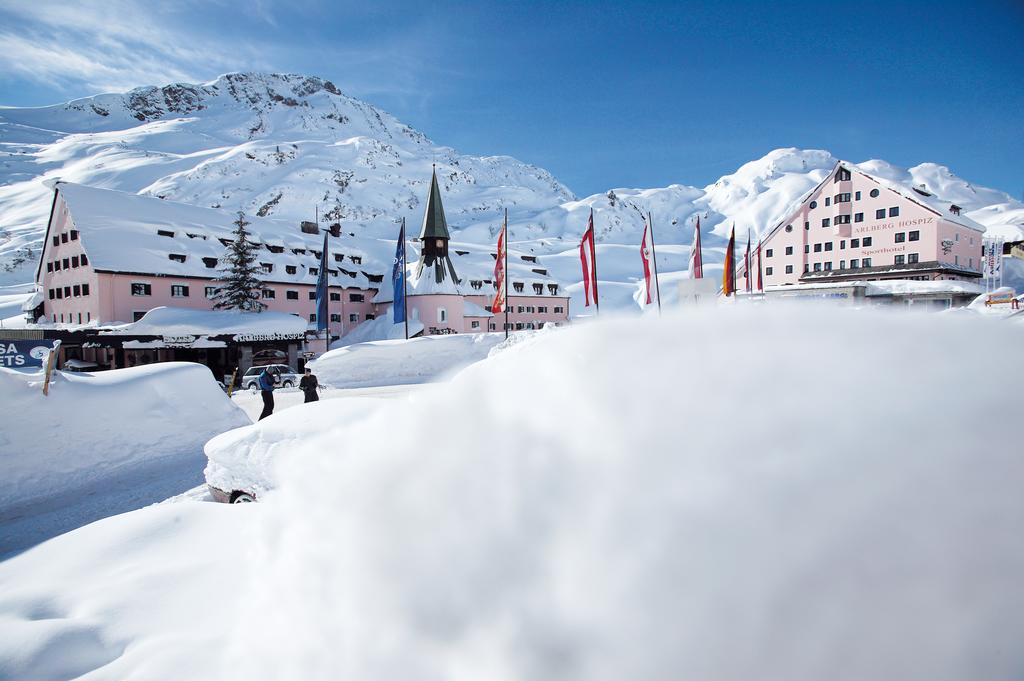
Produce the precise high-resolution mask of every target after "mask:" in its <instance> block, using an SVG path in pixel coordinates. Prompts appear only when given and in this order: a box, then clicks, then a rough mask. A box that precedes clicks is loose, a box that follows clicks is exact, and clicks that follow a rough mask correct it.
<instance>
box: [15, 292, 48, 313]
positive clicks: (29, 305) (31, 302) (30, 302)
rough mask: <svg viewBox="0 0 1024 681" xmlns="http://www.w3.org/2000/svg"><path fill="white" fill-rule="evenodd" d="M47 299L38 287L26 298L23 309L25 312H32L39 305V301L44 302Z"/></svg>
mask: <svg viewBox="0 0 1024 681" xmlns="http://www.w3.org/2000/svg"><path fill="white" fill-rule="evenodd" d="M45 299H46V298H45V297H44V296H43V292H42V290H40V289H37V290H35V291H34V292H33V293H32V294H31V295H30V296H29V297H28V298H26V299H25V302H23V303H22V304H21V309H22V310H24V311H25V312H31V311H32V310H34V309H36V308H37V307H39V303H41V302H43V301H44V300H45Z"/></svg>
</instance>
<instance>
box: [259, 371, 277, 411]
mask: <svg viewBox="0 0 1024 681" xmlns="http://www.w3.org/2000/svg"><path fill="white" fill-rule="evenodd" d="M257 381H258V382H259V385H260V394H261V395H263V413H261V414H260V418H259V420H260V421H262V420H263V419H265V418H267V417H268V416H270V415H271V414H273V413H274V384H275V383H276V382H277V375H276V373H275V372H274V369H273V367H267V368H266V369H264V370H263V371H261V372H260V376H259V378H258V379H257Z"/></svg>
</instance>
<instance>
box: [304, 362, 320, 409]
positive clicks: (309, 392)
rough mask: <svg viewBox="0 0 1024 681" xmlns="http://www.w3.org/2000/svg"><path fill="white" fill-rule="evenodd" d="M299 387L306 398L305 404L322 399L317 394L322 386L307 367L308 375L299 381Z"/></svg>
mask: <svg viewBox="0 0 1024 681" xmlns="http://www.w3.org/2000/svg"><path fill="white" fill-rule="evenodd" d="M299 387H300V388H302V393H303V394H304V395H305V396H306V399H305V400H304V402H316V401H317V400H319V399H320V396H319V395H317V394H316V391H317V390H318V389H319V388H320V384H319V383H318V382H317V380H316V376H314V375H313V372H312V371H311V370H310V369H309V368H308V367H307V368H306V373H305V375H303V377H302V378H301V379H299Z"/></svg>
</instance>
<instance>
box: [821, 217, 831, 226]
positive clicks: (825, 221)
mask: <svg viewBox="0 0 1024 681" xmlns="http://www.w3.org/2000/svg"><path fill="white" fill-rule="evenodd" d="M831 222H832V221H831V219H830V218H822V219H821V226H822V227H828V226H829V224H830V223H831Z"/></svg>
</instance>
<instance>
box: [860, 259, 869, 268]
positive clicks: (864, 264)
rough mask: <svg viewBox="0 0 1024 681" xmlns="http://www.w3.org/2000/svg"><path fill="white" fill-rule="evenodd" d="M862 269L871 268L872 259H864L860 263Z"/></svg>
mask: <svg viewBox="0 0 1024 681" xmlns="http://www.w3.org/2000/svg"><path fill="white" fill-rule="evenodd" d="M860 266H861V267H871V258H864V259H863V260H861V261H860Z"/></svg>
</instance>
